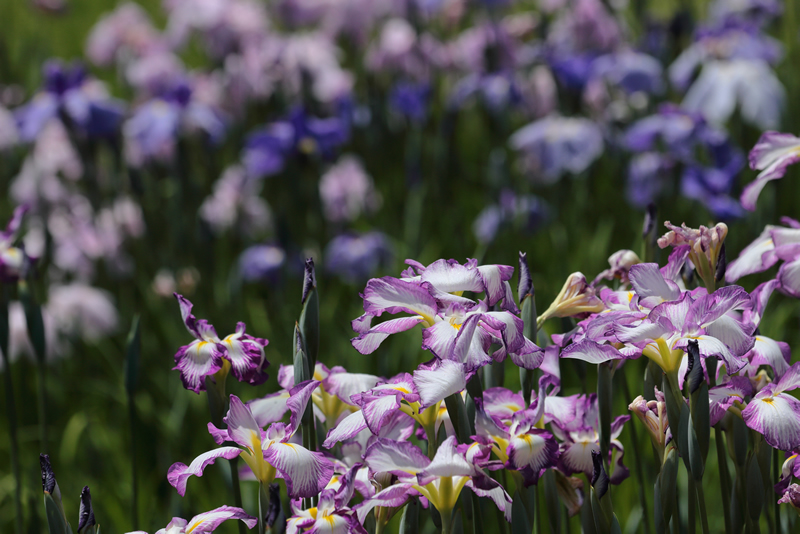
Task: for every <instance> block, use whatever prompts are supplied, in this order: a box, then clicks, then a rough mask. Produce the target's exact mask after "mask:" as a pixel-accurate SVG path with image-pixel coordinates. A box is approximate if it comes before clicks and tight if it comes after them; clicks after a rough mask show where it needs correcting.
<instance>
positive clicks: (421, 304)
mask: <svg viewBox="0 0 800 534" xmlns="http://www.w3.org/2000/svg"><path fill="white" fill-rule="evenodd" d="M437 309H438V308H437V305H436V299H434V298H433V297H432V296H431V294H430V293H428V292H427V291H426V290H425V289H424V288H423V287H420V286H419V285H417V284H414V283H411V282H404V281H402V280H398V279H397V278H392V277H391V276H385V277H383V278H373V279H372V280H370V281H369V282H367V287H366V288H365V289H364V312H365V313H368V314H371V315H374V316H379V315H381V314H382V313H383V312H389V313H393V314H394V313H401V312H405V313H410V314H411V315H421V316H422V317H423V318H424V319H425V320H426V321H428V322H429V323H431V324H432V323H433V317H434V316H435V315H436V311H437Z"/></svg>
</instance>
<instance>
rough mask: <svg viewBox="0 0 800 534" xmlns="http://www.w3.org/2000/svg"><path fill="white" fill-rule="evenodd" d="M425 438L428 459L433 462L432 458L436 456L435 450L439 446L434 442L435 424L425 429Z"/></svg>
mask: <svg viewBox="0 0 800 534" xmlns="http://www.w3.org/2000/svg"><path fill="white" fill-rule="evenodd" d="M425 437H426V438H427V440H428V459H429V460H433V457H434V456H436V449H437V447H438V445H439V444H438V443H437V442H436V423H433V424H431V425H430V426H427V427H425Z"/></svg>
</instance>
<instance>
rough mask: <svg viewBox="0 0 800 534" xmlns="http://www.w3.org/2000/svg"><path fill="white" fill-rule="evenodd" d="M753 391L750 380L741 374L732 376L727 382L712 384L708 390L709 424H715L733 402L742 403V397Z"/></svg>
mask: <svg viewBox="0 0 800 534" xmlns="http://www.w3.org/2000/svg"><path fill="white" fill-rule="evenodd" d="M752 392H753V386H752V385H751V384H750V380H748V379H747V378H745V377H743V376H734V377H732V378H731V379H730V380H729V381H728V382H726V383H724V384H720V385H719V386H714V387H713V388H710V389H709V390H708V400H709V410H710V419H709V424H710V425H711V426H714V425H716V424H717V423H719V422H720V420H721V419H722V418H723V417H724V416H725V412H727V411H728V408H730V407H731V406H733V404H734V402H741V403H744V399H745V398H746V397H748V396H749V395H750V394H751V393H752Z"/></svg>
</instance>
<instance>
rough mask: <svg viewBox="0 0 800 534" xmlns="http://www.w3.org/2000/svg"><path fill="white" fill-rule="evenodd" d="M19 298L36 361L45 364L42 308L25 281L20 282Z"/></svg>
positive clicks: (45, 353)
mask: <svg viewBox="0 0 800 534" xmlns="http://www.w3.org/2000/svg"><path fill="white" fill-rule="evenodd" d="M18 287H19V297H20V300H22V306H23V308H24V309H25V323H26V325H27V327H28V337H29V338H30V340H31V345H33V351H34V352H35V353H36V359H37V360H38V361H39V362H40V363H43V362H44V361H45V357H46V355H47V352H46V348H47V347H46V342H45V334H44V321H43V320H42V307H41V306H39V304H37V303H36V300H35V299H34V298H33V294H32V293H31V291H30V287H29V286H28V283H27V282H26V281H24V280H20V281H19V286H18Z"/></svg>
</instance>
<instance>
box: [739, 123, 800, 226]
mask: <svg viewBox="0 0 800 534" xmlns="http://www.w3.org/2000/svg"><path fill="white" fill-rule="evenodd" d="M749 160H750V168H751V169H755V170H760V171H761V172H760V173H759V174H758V176H756V179H755V180H754V181H753V182H751V183H749V184H748V185H747V186H746V187H745V188H744V191H743V192H742V197H741V202H742V206H743V207H744V208H745V209H747V210H749V211H754V210H755V209H756V201H757V200H758V196H759V194H760V193H761V190H762V189H763V188H764V186H765V185H766V184H767V182H769V181H771V180H777V179H778V178H781V177H783V175H784V174H785V173H786V167H788V166H789V165H791V164H792V163H796V162H798V161H800V138H797V137H795V136H793V135H791V134H786V133H781V132H773V131H770V132H764V133H763V134H761V138H760V139H759V140H758V142H757V143H756V145H755V146H754V147H753V150H751V151H750V156H749Z"/></svg>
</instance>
